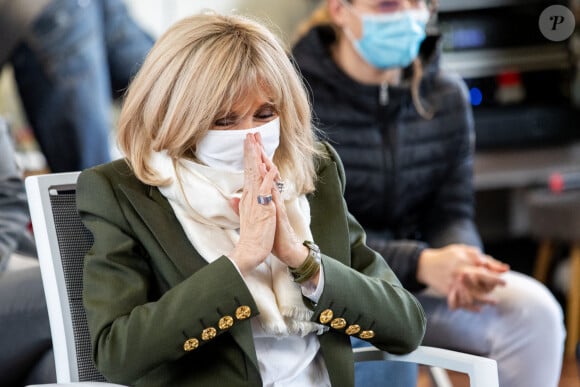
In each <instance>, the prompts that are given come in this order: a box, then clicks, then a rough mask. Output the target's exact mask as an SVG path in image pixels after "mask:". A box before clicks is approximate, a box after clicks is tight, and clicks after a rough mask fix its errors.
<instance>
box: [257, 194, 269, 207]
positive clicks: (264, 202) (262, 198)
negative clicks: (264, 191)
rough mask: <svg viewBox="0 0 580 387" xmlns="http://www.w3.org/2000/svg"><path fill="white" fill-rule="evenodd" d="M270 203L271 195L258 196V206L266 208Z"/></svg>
mask: <svg viewBox="0 0 580 387" xmlns="http://www.w3.org/2000/svg"><path fill="white" fill-rule="evenodd" d="M271 201H272V195H258V204H261V205H263V206H267V205H268V204H270V202H271Z"/></svg>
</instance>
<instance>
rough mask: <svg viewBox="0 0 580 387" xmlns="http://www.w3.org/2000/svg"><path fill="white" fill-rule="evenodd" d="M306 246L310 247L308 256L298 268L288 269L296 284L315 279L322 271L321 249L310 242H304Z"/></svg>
mask: <svg viewBox="0 0 580 387" xmlns="http://www.w3.org/2000/svg"><path fill="white" fill-rule="evenodd" d="M303 244H304V246H306V247H308V256H307V257H306V260H305V261H304V262H302V265H300V266H298V267H297V268H293V267H288V270H289V271H290V274H292V277H293V278H294V282H298V283H299V284H301V283H304V282H306V281H308V280H309V279H311V278H312V277H314V276H315V275H316V273H318V271H319V270H320V260H321V259H320V248H319V247H318V246H317V245H316V244H314V243H313V242H310V241H304V243H303Z"/></svg>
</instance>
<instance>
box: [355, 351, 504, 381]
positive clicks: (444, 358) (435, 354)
mask: <svg viewBox="0 0 580 387" xmlns="http://www.w3.org/2000/svg"><path fill="white" fill-rule="evenodd" d="M353 352H354V359H355V361H357V362H359V361H373V360H391V361H404V362H409V363H417V364H423V365H427V366H434V367H440V368H445V369H447V370H451V371H456V372H461V373H465V374H467V375H469V380H470V383H471V387H499V381H498V375H497V363H496V361H495V360H492V359H488V358H485V357H482V356H475V355H470V354H466V353H462V352H456V351H450V350H447V349H442V348H434V347H426V346H420V347H418V348H417V349H416V350H414V351H413V352H411V353H408V354H406V355H393V354H390V353H388V352H384V351H381V350H380V349H378V348H376V347H364V348H354V349H353Z"/></svg>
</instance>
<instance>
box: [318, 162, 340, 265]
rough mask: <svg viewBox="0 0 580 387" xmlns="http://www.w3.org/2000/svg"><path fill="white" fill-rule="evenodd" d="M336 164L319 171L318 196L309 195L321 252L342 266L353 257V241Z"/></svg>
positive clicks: (329, 164)
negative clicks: (349, 253) (351, 255)
mask: <svg viewBox="0 0 580 387" xmlns="http://www.w3.org/2000/svg"><path fill="white" fill-rule="evenodd" d="M341 192H342V188H341V186H340V178H339V176H338V171H337V168H336V164H335V163H334V162H329V163H328V164H325V168H323V169H322V170H320V171H318V180H317V183H316V190H315V191H314V193H312V194H310V195H308V201H309V202H310V216H311V220H310V230H311V231H312V236H313V238H314V240H315V241H316V244H318V246H320V250H321V251H322V252H323V253H324V254H326V255H328V256H331V257H333V258H336V259H339V260H341V261H342V262H348V261H349V260H350V257H349V256H348V255H345V254H348V253H347V252H348V251H350V241H349V236H348V223H347V222H346V219H345V217H344V216H340V217H337V216H336V215H337V214H344V213H345V211H346V209H345V203H344V199H343V197H342V194H341Z"/></svg>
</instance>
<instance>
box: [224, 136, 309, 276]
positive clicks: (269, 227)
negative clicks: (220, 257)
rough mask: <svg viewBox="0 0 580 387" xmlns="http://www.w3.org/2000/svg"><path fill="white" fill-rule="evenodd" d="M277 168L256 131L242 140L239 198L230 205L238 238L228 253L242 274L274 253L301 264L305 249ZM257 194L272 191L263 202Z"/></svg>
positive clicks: (291, 263)
mask: <svg viewBox="0 0 580 387" xmlns="http://www.w3.org/2000/svg"><path fill="white" fill-rule="evenodd" d="M278 179H280V175H279V172H278V168H277V167H276V166H275V165H274V163H273V162H272V161H271V160H270V159H269V158H268V156H267V155H266V154H265V152H264V148H263V145H262V141H261V137H260V134H259V133H255V134H254V133H252V134H248V135H247V136H246V139H245V140H244V187H243V191H242V196H241V198H240V199H232V201H231V206H232V208H233V209H234V211H235V212H236V213H237V214H238V215H239V216H240V239H239V241H238V243H237V244H236V246H235V247H234V249H233V251H232V252H231V253H230V254H228V256H229V258H230V259H231V260H232V261H234V262H235V264H236V265H237V266H238V268H239V269H240V271H241V272H242V274H245V273H247V272H249V271H252V270H253V269H255V268H256V267H257V266H258V265H259V264H261V263H262V262H263V261H264V260H265V259H266V257H267V256H268V255H269V254H270V253H273V254H274V255H275V256H276V257H278V259H280V260H281V261H282V262H284V263H285V264H286V265H288V266H290V267H298V266H300V265H301V264H302V263H303V262H304V260H305V259H306V256H307V255H308V249H307V248H306V247H305V246H304V245H303V244H302V241H301V240H300V239H299V238H298V237H297V235H296V233H295V232H294V229H293V228H292V226H291V224H290V222H289V220H288V215H287V213H286V207H285V205H284V201H283V199H282V196H281V194H280V192H279V191H278V189H277V188H276V181H277V180H278ZM258 195H262V196H268V195H272V199H273V200H272V201H271V202H270V203H268V204H266V205H264V204H260V203H258V200H257V198H258Z"/></svg>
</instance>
